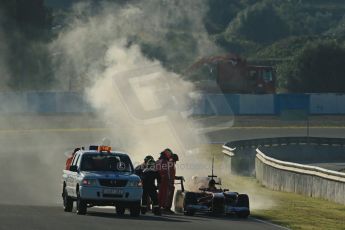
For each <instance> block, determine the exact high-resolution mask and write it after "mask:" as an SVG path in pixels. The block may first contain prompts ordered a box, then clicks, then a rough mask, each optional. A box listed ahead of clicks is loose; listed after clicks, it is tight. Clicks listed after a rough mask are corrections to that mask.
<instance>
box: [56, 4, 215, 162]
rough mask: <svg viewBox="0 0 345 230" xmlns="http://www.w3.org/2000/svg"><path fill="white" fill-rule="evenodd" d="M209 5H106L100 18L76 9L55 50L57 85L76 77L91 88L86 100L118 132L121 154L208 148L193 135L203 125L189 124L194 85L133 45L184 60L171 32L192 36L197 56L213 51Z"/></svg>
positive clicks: (99, 10)
mask: <svg viewBox="0 0 345 230" xmlns="http://www.w3.org/2000/svg"><path fill="white" fill-rule="evenodd" d="M205 3H206V2H205V1H151V0H148V1H138V2H135V3H133V4H126V5H118V4H115V3H110V2H102V3H101V4H99V6H98V8H97V10H95V12H90V6H91V5H90V4H88V3H81V4H77V5H75V6H74V9H73V12H74V13H73V14H72V15H73V17H71V18H70V24H69V25H68V27H67V29H65V30H64V31H63V32H62V33H61V34H60V36H59V37H58V39H57V40H56V41H55V42H54V43H53V44H52V50H53V52H55V53H59V54H60V57H62V58H59V59H58V60H59V63H57V64H58V65H57V71H56V74H57V78H58V79H60V80H62V81H61V82H65V83H66V82H70V79H69V78H70V77H71V76H73V77H76V78H77V79H73V82H74V83H75V84H76V85H75V87H80V86H81V87H84V86H85V85H86V86H87V87H86V89H85V96H86V98H87V100H88V101H89V102H90V104H91V105H92V106H93V108H95V109H96V111H97V114H98V115H99V116H100V117H102V119H103V120H104V121H105V122H106V123H107V124H109V125H113V127H112V128H113V129H114V131H113V135H112V137H111V139H112V140H113V142H114V143H115V145H117V146H118V147H121V148H123V149H125V150H127V151H130V152H132V153H133V154H135V155H139V156H140V158H142V157H143V154H154V153H157V154H158V153H159V152H160V151H161V150H163V149H164V148H166V147H171V148H173V149H175V150H177V151H178V152H180V153H182V152H184V151H186V150H187V149H186V148H185V146H183V145H185V144H186V143H192V142H193V143H196V142H199V143H205V139H206V138H205V137H204V136H202V135H201V136H200V135H199V136H198V135H197V134H196V133H193V132H191V130H193V129H195V128H197V127H198V126H199V125H198V124H196V123H195V122H193V121H191V120H189V119H187V117H186V114H188V110H189V109H190V105H191V101H190V99H189V98H188V93H189V92H191V91H193V85H192V84H191V83H189V82H186V81H183V80H182V79H181V77H180V76H178V75H177V74H174V73H171V72H169V71H167V70H166V69H164V68H163V67H162V65H161V64H160V63H159V62H158V61H154V60H150V59H148V58H147V57H145V56H144V55H143V54H142V52H141V49H140V46H139V45H136V44H129V42H130V40H131V38H133V37H139V38H140V40H142V41H145V42H149V43H151V44H157V45H159V46H160V47H163V48H164V49H165V50H166V51H168V52H167V53H168V55H172V56H174V55H178V52H181V50H173V48H170V46H171V47H173V44H170V43H169V42H167V41H165V38H166V36H167V35H168V34H169V33H171V31H173V32H174V33H188V34H191V35H192V36H193V38H194V40H195V43H196V47H197V49H195V52H194V53H192V54H191V55H193V56H194V57H198V56H205V55H209V53H210V52H215V51H216V50H217V47H216V46H215V45H214V44H213V43H212V42H211V41H210V40H209V39H208V36H207V33H206V31H205V28H204V26H203V22H202V19H203V15H204V13H205V12H206V10H207V7H206V4H205ZM175 48H176V47H175ZM66 77H68V79H66ZM164 91H166V92H165V93H164ZM153 120H154V121H155V122H152V121H153ZM148 121H150V122H151V123H150V124H148ZM181 131H183V132H181ZM188 135H189V136H188ZM137 160H139V158H137Z"/></svg>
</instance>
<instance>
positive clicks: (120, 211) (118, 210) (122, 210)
mask: <svg viewBox="0 0 345 230" xmlns="http://www.w3.org/2000/svg"><path fill="white" fill-rule="evenodd" d="M125 212H126V209H125V208H124V207H121V206H116V214H117V215H118V216H123V215H124V214H125Z"/></svg>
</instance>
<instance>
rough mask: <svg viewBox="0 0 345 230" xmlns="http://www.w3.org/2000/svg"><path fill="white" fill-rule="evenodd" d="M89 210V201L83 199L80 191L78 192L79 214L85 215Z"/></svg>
mask: <svg viewBox="0 0 345 230" xmlns="http://www.w3.org/2000/svg"><path fill="white" fill-rule="evenodd" d="M86 212H87V203H86V201H85V200H83V199H81V197H80V193H79V192H78V194H77V214H78V215H85V214H86Z"/></svg>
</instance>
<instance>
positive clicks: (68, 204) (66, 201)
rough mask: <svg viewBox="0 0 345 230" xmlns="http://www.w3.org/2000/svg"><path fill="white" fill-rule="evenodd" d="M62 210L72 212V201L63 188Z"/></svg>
mask: <svg viewBox="0 0 345 230" xmlns="http://www.w3.org/2000/svg"><path fill="white" fill-rule="evenodd" d="M62 197H63V208H64V211H65V212H72V210H73V199H72V198H71V197H70V196H68V193H67V191H66V188H64V190H63V193H62Z"/></svg>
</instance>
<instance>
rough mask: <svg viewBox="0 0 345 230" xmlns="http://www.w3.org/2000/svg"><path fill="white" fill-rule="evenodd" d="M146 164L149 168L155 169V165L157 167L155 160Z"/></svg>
mask: <svg viewBox="0 0 345 230" xmlns="http://www.w3.org/2000/svg"><path fill="white" fill-rule="evenodd" d="M146 164H147V167H148V168H154V167H155V165H156V162H155V161H154V160H153V159H150V160H148V161H147V163H146Z"/></svg>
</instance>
